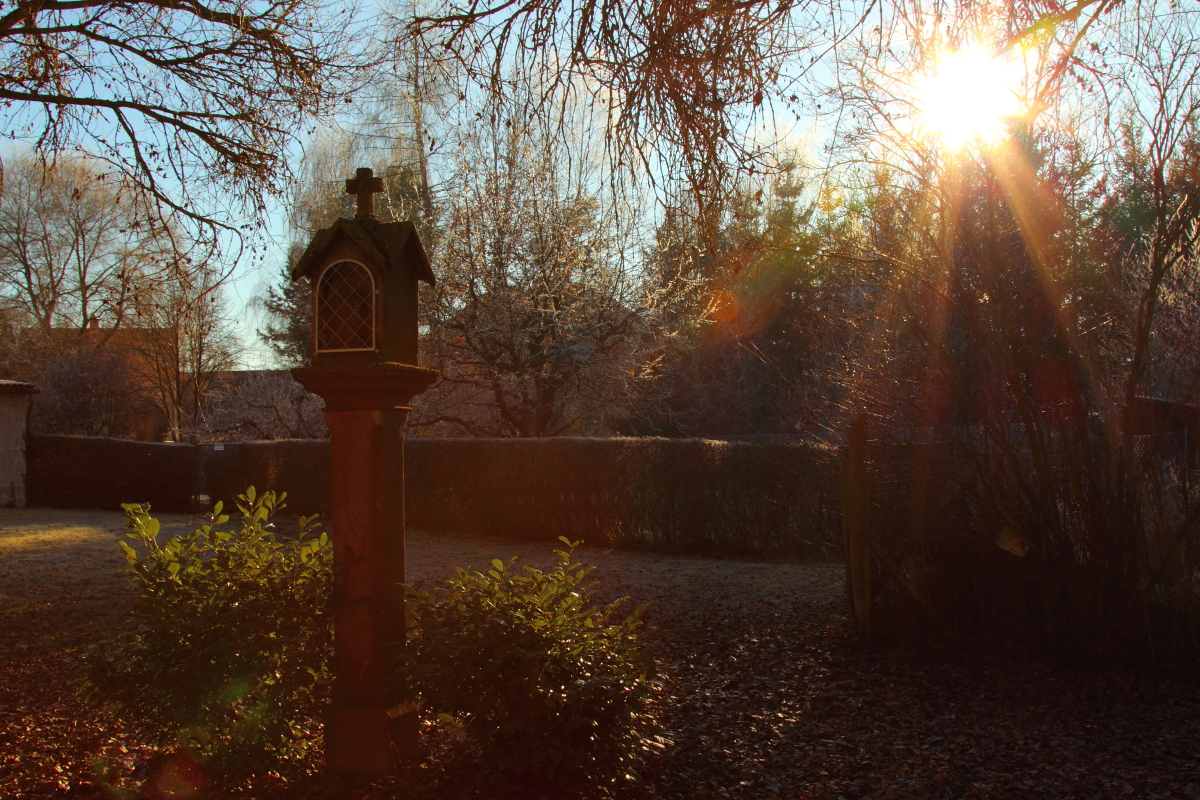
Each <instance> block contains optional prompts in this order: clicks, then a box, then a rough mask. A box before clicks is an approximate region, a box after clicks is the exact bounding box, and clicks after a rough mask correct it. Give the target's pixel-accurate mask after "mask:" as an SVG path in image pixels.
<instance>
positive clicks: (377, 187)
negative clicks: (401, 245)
mask: <svg viewBox="0 0 1200 800" xmlns="http://www.w3.org/2000/svg"><path fill="white" fill-rule="evenodd" d="M354 175H355V177H353V178H350V179H348V180H347V181H346V194H352V195H356V196H357V201H358V211H356V212H355V214H354V217H355V219H358V218H363V217H365V218H367V219H375V193H376V192H382V191H383V178H376V177H374V175H375V173H374V172H373V171H372V170H371V168H370V167H359V168H358V170H357V171H356V172H355V173H354Z"/></svg>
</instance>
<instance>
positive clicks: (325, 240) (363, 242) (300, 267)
mask: <svg viewBox="0 0 1200 800" xmlns="http://www.w3.org/2000/svg"><path fill="white" fill-rule="evenodd" d="M339 235H342V236H345V237H346V238H348V239H349V240H350V241H352V242H354V243H355V244H357V245H358V246H359V247H361V248H363V249H364V250H366V251H367V254H368V255H370V256H372V257H373V258H375V259H376V260H377V261H378V262H379V263H380V264H381V265H382V266H383V267H384V268H385V269H398V268H400V267H401V266H402V265H403V264H405V262H406V259H405V256H404V253H405V250H407V249H408V248H409V247H412V248H413V251H412V254H413V256H414V257H413V258H411V259H407V262H408V263H409V264H410V265H411V267H412V269H413V271H414V272H415V273H416V274H417V277H418V278H419V279H421V280H423V281H425V282H426V283H428V284H430V285H432V284H434V283H435V282H436V281H435V279H434V277H433V268H432V267H430V265H429V256H427V255H425V248H424V247H422V246H421V238H420V237H419V236H417V227H416V226H415V225H413V224H412V223H411V222H408V221H404V222H376V221H375V220H373V219H346V218H345V217H338V218H337V219H336V220H334V223H333V224H332V225H330V226H329V227H328V228H321V230H319V231H317V235H316V236H314V237H313V240H312V241H311V242H309V245H308V247H307V248H306V249H305V251H304V255H302V256H300V259H299V260H298V261H297V262H296V266H294V267H293V268H292V280H295V279H296V278H299V277H300V276H302V275H310V273H313V272H315V271H316V268H317V267H318V266H319V262H320V260H321V254H322V253H324V251H325V248H327V247H328V246H329V245H331V244H333V242H334V241H335V240H336V239H337V237H338V236H339Z"/></svg>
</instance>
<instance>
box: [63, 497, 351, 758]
mask: <svg viewBox="0 0 1200 800" xmlns="http://www.w3.org/2000/svg"><path fill="white" fill-rule="evenodd" d="M284 497H286V495H281V496H279V498H278V499H276V496H275V494H274V493H273V492H267V493H265V494H263V495H262V496H260V497H256V495H255V491H254V487H250V488H249V489H247V491H246V493H245V494H244V495H241V496H239V497H238V500H237V508H238V511H239V512H240V514H241V518H242V521H241V526H240V529H235V530H224V529H222V528H221V527H220V526H222V525H224V524H225V523H226V522H228V520H229V517H228V516H227V515H224V514H222V513H221V503H217V505H216V507H215V508H214V509H213V513H212V516H211V518H210V522H209V524H206V525H203V526H202V527H200V528H199V529H197V530H195V531H193V532H191V533H186V534H180V535H175V536H172V537H171V538H169V539H168V540H167V541H166V542H165V543H162V544H160V543H159V534H160V525H159V522H158V520H156V519H154V518H153V517H151V516H150V508H149V506H145V505H132V504H131V505H126V506H123V507H124V509H125V513H126V521H127V526H128V531H127V533H126V535H127V536H128V537H129V538H130V539H133V540H134V541H135V542H137V544H138V545H140V547H137V548H135V547H131V546H130V545H129V544H128V543H127V542H125V541H122V542H121V543H120V544H121V548H122V549H123V550H124V552H125V558H126V560H127V561H128V562H129V568H128V569H126V570H124V571H125V572H127V573H128V574H129V575H130V577H131V578H132V580H133V583H134V586H135V588H136V591H137V594H138V597H137V600H136V602H135V604H134V607H133V617H132V619H131V620H129V621H128V626H127V627H126V628H125V629H124V630H121V631H119V632H118V633H117V634H115V635H114V636H113V637H112V638H111V639H110V640H108V641H104V642H100V643H98V644H96V645H93V646H92V648H91V649H90V650H89V651H88V652H87V654H86V655H85V657H84V660H83V682H82V685H83V688H84V691H85V692H86V693H87V694H89V695H91V696H92V697H93V698H96V699H99V700H101V701H103V702H105V703H109V704H113V705H115V706H117V707H118V708H119V709H121V710H122V711H123V712H127V716H128V717H129V718H130V719H131V720H133V721H134V722H136V723H137V724H138V725H139V726H140V727H141V728H142V731H143V733H144V734H147V735H148V736H150V737H151V738H152V740H153V741H154V742H155V743H156V744H160V745H165V746H181V747H185V748H188V749H189V750H190V751H191V752H192V753H193V754H194V755H196V756H197V757H200V758H201V759H204V760H206V761H208V762H209V763H210V764H212V765H213V766H215V767H218V768H219V769H221V770H222V771H224V772H227V773H236V772H237V771H239V770H240V769H242V768H246V767H250V766H252V765H255V764H258V765H261V764H262V762H263V760H264V759H267V760H274V759H275V758H278V757H281V756H286V755H294V754H298V752H299V751H300V750H302V749H303V747H304V742H305V738H304V737H303V736H302V734H303V732H304V730H305V727H306V726H307V725H308V724H309V722H308V721H309V720H310V719H312V718H313V717H314V716H315V712H316V710H317V708H318V706H319V705H320V704H321V703H322V702H323V701H324V700H325V699H326V698H325V694H326V692H327V690H328V686H329V666H328V664H329V656H330V651H331V615H330V614H329V613H328V612H327V604H328V602H329V596H330V589H331V585H332V577H331V562H332V548H331V547H330V544H329V538H328V536H327V535H326V534H324V533H320V534H318V533H316V532H315V531H314V530H313V524H312V522H313V517H302V518H301V519H300V530H299V534H298V535H295V536H292V535H286V536H285V535H278V534H276V533H274V532H273V531H272V530H271V528H272V527H273V526H272V524H271V522H270V519H271V515H272V514H273V513H275V512H276V511H277V510H279V509H280V508H282V507H283V499H284Z"/></svg>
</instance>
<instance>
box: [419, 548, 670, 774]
mask: <svg viewBox="0 0 1200 800" xmlns="http://www.w3.org/2000/svg"><path fill="white" fill-rule="evenodd" d="M562 541H563V542H564V543H565V544H566V545H567V548H568V549H567V550H555V551H554V552H555V554H556V555H557V556H558V559H559V560H558V563H557V564H556V565H555V567H554V568H553V569H551V570H549V571H548V572H542V571H540V570H537V569H535V568H533V567H530V566H525V567H524V568H523V571H517V570H515V569H513V563H514V562H515V561H516V559H515V558H513V559H510V560H509V561H508V563H504V562H502V561H500V560H499V559H496V560H494V561H492V567H493V568H492V569H490V570H488V571H487V573H486V574H485V573H482V572H468V571H466V570H463V569H459V570H458V573H457V575H456V576H455V577H454V578H453V579H451V580H450V581H449V582H448V586H447V587H446V588H445V589H444V590H441V591H438V592H435V593H431V592H423V591H418V590H415V589H412V588H410V589H409V590H408V613H409V619H410V626H411V629H410V633H409V640H408V646H407V649H406V650H405V652H404V654H403V656H402V657H401V659H400V661H399V664H400V666H399V681H398V684H399V686H400V688H401V692H402V694H403V696H402V698H401V699H402V701H404V702H407V703H409V704H415V705H416V706H417V707H418V708H420V709H421V711H422V712H423V713H424V714H426V715H428V716H436V717H437V718H438V719H439V720H440V721H441V722H442V723H443V725H445V726H447V727H451V728H453V729H456V730H458V731H460V732H461V733H462V734H464V735H465V737H466V740H467V743H468V745H469V746H468V748H467V750H466V752H468V753H471V754H473V755H475V756H477V757H478V758H479V759H481V760H482V761H483V762H484V763H485V764H486V767H487V769H488V772H489V773H490V775H491V776H492V777H493V778H494V779H496V780H513V779H519V780H530V779H536V780H546V781H555V782H563V781H571V780H590V781H596V780H604V779H608V778H611V777H612V776H613V775H615V774H617V773H618V771H620V770H623V769H628V768H629V767H630V766H631V762H632V761H634V760H635V759H636V757H637V756H638V754H639V752H640V751H642V750H643V749H644V748H645V747H646V746H648V745H649V744H651V743H653V741H654V738H653V736H652V732H653V725H652V718H651V716H650V714H649V713H648V709H647V701H648V699H649V698H650V695H651V693H652V692H653V691H654V688H655V685H656V684H655V680H654V675H655V666H654V659H653V657H652V655H651V654H650V648H649V646H648V645H647V644H646V643H645V642H643V640H642V639H641V637H640V635H639V633H638V631H637V629H638V627H639V626H640V625H641V617H642V614H643V612H644V611H645V608H646V607H645V606H639V607H638V608H636V609H634V611H633V613H632V614H630V615H629V616H627V617H625V618H624V619H623V620H620V621H614V620H613V617H614V614H615V612H616V610H617V608H618V606H620V605H621V604H622V602H623V601H624V598H622V599H621V600H617V601H616V602H613V603H611V604H609V605H605V606H598V605H595V604H593V603H592V602H591V595H592V591H593V588H594V586H595V583H594V582H593V583H585V582H584V581H585V579H586V577H587V575H588V573H589V572H591V569H592V568H591V567H588V568H586V569H584V568H581V566H580V564H578V563H576V562H573V561H572V560H571V559H572V551H573V550H574V547H575V546H576V544H578V543H575V544H572V543H571V542H570V541H568V540H567V539H565V538H564V539H562Z"/></svg>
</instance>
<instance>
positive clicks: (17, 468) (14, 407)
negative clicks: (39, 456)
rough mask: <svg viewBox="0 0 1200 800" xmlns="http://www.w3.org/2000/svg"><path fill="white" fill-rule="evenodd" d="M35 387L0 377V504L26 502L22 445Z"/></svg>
mask: <svg viewBox="0 0 1200 800" xmlns="http://www.w3.org/2000/svg"><path fill="white" fill-rule="evenodd" d="M36 393H37V388H36V387H35V386H34V385H33V384H32V383H22V382H21V381H4V380H0V506H8V507H13V506H16V507H23V506H24V505H25V448H26V444H27V442H28V433H29V410H30V408H31V404H32V401H33V395H34V394H36Z"/></svg>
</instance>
